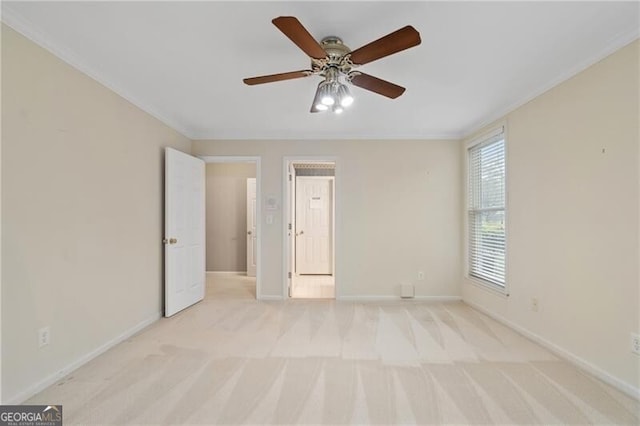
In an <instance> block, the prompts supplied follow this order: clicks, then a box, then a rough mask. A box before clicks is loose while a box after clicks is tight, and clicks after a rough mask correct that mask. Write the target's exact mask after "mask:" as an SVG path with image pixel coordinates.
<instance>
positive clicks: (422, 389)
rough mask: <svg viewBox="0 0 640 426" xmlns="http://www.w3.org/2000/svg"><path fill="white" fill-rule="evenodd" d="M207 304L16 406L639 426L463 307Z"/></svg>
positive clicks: (228, 292)
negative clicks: (55, 405)
mask: <svg viewBox="0 0 640 426" xmlns="http://www.w3.org/2000/svg"><path fill="white" fill-rule="evenodd" d="M208 279H209V282H208V291H207V298H206V299H205V300H204V301H203V302H201V303H199V304H197V305H195V306H193V307H191V308H189V309H187V310H185V311H183V312H181V313H179V314H177V315H175V316H174V317H172V318H168V319H167V318H165V319H162V320H160V321H158V322H157V323H155V324H153V325H151V326H150V327H148V328H147V329H145V330H143V331H142V332H140V333H139V334H137V335H136V336H134V337H132V338H130V339H128V340H127V341H125V342H123V343H121V344H120V345H118V346H116V347H114V348H113V349H111V350H109V351H108V352H106V353H105V354H103V355H101V356H99V357H97V358H96V359H94V360H92V361H91V362H89V363H88V364H86V365H84V366H83V367H81V368H80V369H78V370H76V371H74V372H73V373H72V374H70V375H69V376H67V377H66V378H64V379H63V380H61V381H60V382H59V383H57V384H55V385H53V386H51V387H49V388H48V389H46V390H44V391H43V392H41V393H40V394H38V395H37V396H35V397H33V398H32V399H31V400H29V401H28V402H27V403H29V404H63V406H64V417H65V424H67V425H71V424H114V425H125V424H127V425H128V424H158V425H159V424H166V425H180V424H332V425H338V424H381V425H395V424H424V425H428V424H504V425H507V424H508V425H512V424H520V425H529V424H545V425H547V424H576V425H577V424H580V425H582V424H607V425H609V424H638V423H640V405H639V403H638V401H635V400H633V399H631V398H629V397H627V396H626V395H624V394H622V393H621V392H619V391H617V390H615V389H614V388H612V387H610V386H608V385H607V384H605V383H603V382H601V381H599V380H597V379H595V378H593V377H591V376H589V375H588V374H586V373H584V372H582V371H581V370H578V369H577V368H575V367H573V366H572V365H570V364H568V363H567V362H565V361H562V360H560V359H558V358H557V357H556V356H554V355H553V354H551V353H550V352H548V351H547V350H545V349H544V348H542V347H540V346H539V345H537V344H535V343H533V342H531V341H529V340H527V339H526V338H524V337H522V336H521V335H519V334H517V333H516V332H514V331H512V330H511V329H509V328H507V327H505V326H503V325H501V324H499V323H497V322H496V321H494V320H492V319H490V318H489V317H487V316H485V315H483V314H481V313H479V312H477V311H475V310H473V309H471V308H470V307H468V306H467V305H465V304H464V303H429V302H420V301H397V302H386V303H354V302H337V301H329V300H320V301H318V300H316V301H304V300H295V301H287V302H260V301H256V300H254V299H253V297H254V294H255V289H254V288H253V287H252V285H253V281H252V279H250V278H247V277H242V276H229V275H216V274H210V275H209V276H208Z"/></svg>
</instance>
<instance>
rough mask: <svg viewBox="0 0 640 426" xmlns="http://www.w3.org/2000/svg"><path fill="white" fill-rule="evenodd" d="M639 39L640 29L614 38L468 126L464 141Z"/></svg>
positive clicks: (463, 132)
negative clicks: (582, 59) (553, 76)
mask: <svg viewBox="0 0 640 426" xmlns="http://www.w3.org/2000/svg"><path fill="white" fill-rule="evenodd" d="M638 37H640V28H634V29H633V30H631V31H629V32H628V33H625V34H621V35H619V36H618V37H616V38H614V39H613V40H612V41H611V43H609V44H608V45H607V46H606V47H605V48H604V49H602V50H600V51H599V52H597V53H595V54H593V55H591V56H590V57H589V58H587V59H586V60H584V61H582V62H580V63H579V64H577V65H576V66H574V67H572V68H570V69H569V70H568V71H565V72H563V73H562V74H560V75H558V76H557V77H556V78H554V79H552V80H551V81H548V82H546V83H543V84H541V85H540V86H538V87H536V88H535V89H533V90H531V91H530V92H529V93H528V94H527V95H525V96H522V97H520V98H519V99H518V100H516V101H515V102H512V103H511V104H509V105H507V106H506V107H503V108H500V109H498V110H496V111H495V112H493V113H491V114H488V115H487V116H486V117H485V118H483V119H481V120H479V121H477V122H476V123H474V124H472V125H470V126H468V127H467V128H466V129H462V131H461V132H460V134H461V135H462V136H461V137H462V138H463V139H465V138H468V137H469V136H471V135H472V134H474V133H475V132H477V131H478V130H480V129H482V128H483V127H485V126H486V125H488V124H490V123H492V122H494V121H496V120H498V119H500V118H502V117H505V116H507V115H508V114H510V113H512V112H513V111H515V110H516V109H518V108H520V107H521V106H523V105H524V104H526V103H527V102H530V101H532V100H533V99H535V98H537V97H538V96H540V95H542V94H543V93H545V92H547V91H549V90H551V89H553V88H554V87H556V86H558V85H559V84H560V83H564V82H565V81H567V80H569V79H570V78H572V77H574V76H576V75H578V74H579V73H581V72H582V71H584V70H586V69H587V68H589V67H590V66H592V65H595V64H596V63H598V62H600V61H601V60H603V59H604V58H606V57H607V56H609V55H611V54H613V53H615V52H616V51H617V50H619V49H622V48H623V47H625V46H626V45H628V44H630V43H632V42H634V41H635V40H636V39H637V38H638Z"/></svg>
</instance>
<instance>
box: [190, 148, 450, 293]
mask: <svg viewBox="0 0 640 426" xmlns="http://www.w3.org/2000/svg"><path fill="white" fill-rule="evenodd" d="M193 153H194V155H218V156H224V155H228V156H240V155H244V156H261V170H262V176H260V178H261V179H262V180H261V184H262V204H263V206H264V202H265V198H266V197H268V196H271V195H273V196H275V197H276V198H277V200H278V205H279V208H278V210H277V211H275V212H274V222H273V224H271V225H269V224H267V223H266V220H265V219H266V214H267V213H270V212H269V211H266V210H264V208H263V212H264V213H265V214H264V217H263V221H262V231H261V232H262V238H261V242H260V244H261V247H262V256H263V257H262V262H263V263H262V268H263V269H262V271H263V281H262V285H261V288H262V291H261V295H260V296H261V297H265V296H266V297H270V296H271V297H281V296H282V294H283V283H284V272H283V243H284V241H283V224H282V206H283V204H284V203H283V199H282V197H283V167H284V166H283V157H284V156H331V157H335V158H336V161H337V170H336V280H337V293H338V295H339V296H347V297H348V296H362V295H366V296H396V297H397V296H398V295H399V289H398V286H399V284H400V283H401V282H412V283H414V284H415V285H416V294H417V295H418V296H456V295H457V296H459V295H460V288H459V286H460V284H459V278H458V277H459V271H460V268H461V263H460V241H461V234H460V233H461V231H460V221H461V211H462V206H461V203H460V200H461V190H462V182H461V170H460V156H459V146H458V144H457V143H456V142H454V141H406V140H405V141H364V140H363V141H302V142H296V141H271V140H268V141H194V143H193ZM418 271H424V272H425V275H426V277H425V278H426V279H425V280H424V281H417V280H416V277H417V272H418Z"/></svg>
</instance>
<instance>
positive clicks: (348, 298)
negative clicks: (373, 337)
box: [336, 295, 462, 303]
mask: <svg viewBox="0 0 640 426" xmlns="http://www.w3.org/2000/svg"><path fill="white" fill-rule="evenodd" d="M336 299H337V300H339V301H341V302H389V301H398V300H402V301H403V302H409V303H410V302H411V301H415V302H460V301H462V297H461V296H415V297H412V298H409V299H407V298H402V297H400V296H364V295H356V296H340V297H337V298H336Z"/></svg>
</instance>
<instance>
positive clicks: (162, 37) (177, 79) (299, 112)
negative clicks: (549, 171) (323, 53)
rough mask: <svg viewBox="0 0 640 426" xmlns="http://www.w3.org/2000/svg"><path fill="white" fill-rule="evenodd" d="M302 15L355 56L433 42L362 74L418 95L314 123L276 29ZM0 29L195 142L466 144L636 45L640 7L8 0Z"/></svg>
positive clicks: (358, 93)
mask: <svg viewBox="0 0 640 426" xmlns="http://www.w3.org/2000/svg"><path fill="white" fill-rule="evenodd" d="M282 15H292V16H296V17H297V18H298V19H299V20H300V21H301V22H302V23H303V25H305V27H306V28H307V29H308V30H309V32H310V33H311V34H312V35H314V36H315V37H316V38H317V39H321V38H323V37H325V36H328V35H337V36H339V37H341V38H342V39H343V40H344V42H345V44H347V45H348V46H349V47H351V48H352V49H356V48H358V47H360V46H362V45H364V44H366V43H368V42H370V41H373V40H375V39H377V38H379V37H381V36H383V35H386V34H388V33H390V32H392V31H394V30H396V29H398V28H400V27H403V26H405V25H413V26H414V27H415V28H416V29H417V30H418V31H419V32H420V34H421V37H422V44H421V45H420V46H417V47H414V48H412V49H409V50H407V51H404V52H401V53H398V54H396V55H393V56H389V57H387V58H384V59H381V60H379V61H376V62H373V63H370V64H367V65H365V66H363V67H362V68H361V69H362V71H364V72H366V73H368V74H372V75H375V76H377V77H380V78H383V79H385V80H389V81H391V82H394V83H396V84H399V85H401V86H404V87H406V88H407V91H406V92H405V94H404V95H402V96H401V97H399V98H398V99H396V100H390V99H387V98H384V97H382V96H379V95H375V94H372V93H370V92H367V91H365V90H362V89H359V88H353V90H352V92H353V94H354V97H355V98H356V101H355V103H354V104H353V106H352V107H351V108H350V109H348V110H347V111H346V112H345V113H344V114H342V115H340V116H336V115H334V114H326V113H323V114H310V113H309V112H308V111H309V107H310V104H311V101H312V97H313V94H314V91H315V87H316V85H317V83H318V81H319V77H309V78H303V79H298V80H290V81H285V82H278V83H272V84H265V85H261V86H253V87H249V86H246V85H244V84H243V83H242V78H244V77H252V76H257V75H263V74H272V73H278V72H285V71H294V70H299V69H305V68H308V66H309V61H308V59H307V57H306V56H305V54H304V53H302V52H301V51H300V50H299V49H298V48H297V47H296V46H295V45H294V44H293V43H292V42H291V41H289V40H288V39H287V38H286V37H285V36H284V35H283V34H282V33H280V32H279V30H278V29H277V28H276V27H275V26H274V25H273V24H271V19H273V18H275V17H277V16H282ZM2 19H3V21H4V22H6V23H7V24H8V25H10V26H12V27H13V28H15V29H16V30H18V31H20V32H22V33H23V34H25V35H26V36H28V37H30V38H31V39H33V40H34V41H36V42H38V43H39V44H41V45H43V46H45V47H47V48H48V49H50V50H51V51H53V52H54V53H55V54H56V55H58V56H60V57H61V58H62V59H64V60H66V61H67V62H69V63H71V64H72V65H74V66H75V67H77V68H79V69H80V70H82V71H84V72H85V73H87V74H89V75H90V76H92V77H94V78H95V79H97V80H98V81H100V82H101V83H103V84H104V85H106V86H108V87H110V88H111V89H113V90H114V91H116V92H117V93H119V94H120V95H122V96H124V97H125V98H127V99H128V100H130V101H131V102H133V103H134V104H136V105H138V106H139V107H141V108H142V109H144V110H145V111H147V112H149V113H151V114H152V115H154V116H156V117H158V118H159V119H161V120H162V121H164V122H165V123H167V124H168V125H170V126H172V127H173V128H175V129H176V130H178V131H180V132H182V133H184V134H185V135H186V136H188V137H190V138H194V139H209V138H211V139H279V138H286V139H363V138H375V139H396V138H419V139H422V138H440V137H442V138H458V137H461V136H464V135H467V134H468V133H469V132H471V131H473V130H476V129H477V128H478V127H479V126H481V125H483V124H486V123H487V122H490V121H493V120H495V119H497V118H500V117H501V116H502V115H504V114H505V113H506V112H509V111H510V110H511V109H513V108H515V107H517V106H519V105H521V104H522V103H524V102H526V101H528V100H530V99H532V98H533V97H535V96H537V95H538V94H540V93H542V92H543V91H545V90H547V89H549V88H550V87H552V86H553V85H555V84H557V83H559V82H561V81H563V80H565V79H566V78H568V77H570V76H572V75H574V74H575V73H576V72H579V71H580V70H582V69H584V68H585V67H587V66H589V65H591V64H592V63H594V62H596V61H597V60H599V59H602V58H603V57H604V56H606V55H607V54H609V53H612V52H613V51H615V50H616V49H617V48H619V47H622V46H623V45H625V44H627V43H628V42H630V41H632V40H633V39H635V38H637V37H638V27H639V3H637V2H625V3H615V2H562V3H558V2H448V3H445V2H406V3H400V2H327V1H322V2H308V1H299V2H279V1H277V2H188V3H186V2H135V3H134V2H104V3H102V2H101V3H97V2H2Z"/></svg>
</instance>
